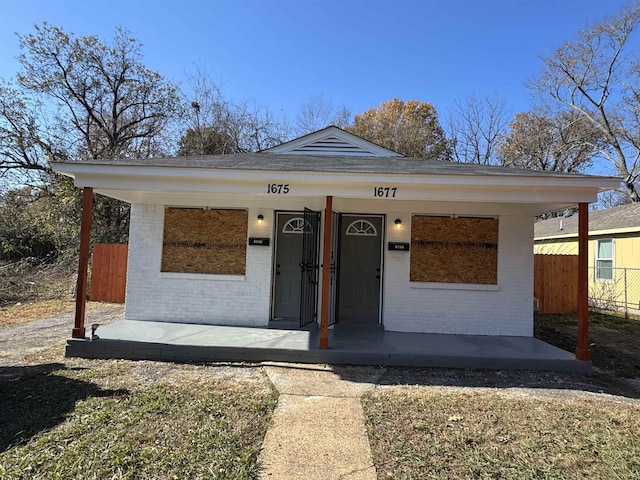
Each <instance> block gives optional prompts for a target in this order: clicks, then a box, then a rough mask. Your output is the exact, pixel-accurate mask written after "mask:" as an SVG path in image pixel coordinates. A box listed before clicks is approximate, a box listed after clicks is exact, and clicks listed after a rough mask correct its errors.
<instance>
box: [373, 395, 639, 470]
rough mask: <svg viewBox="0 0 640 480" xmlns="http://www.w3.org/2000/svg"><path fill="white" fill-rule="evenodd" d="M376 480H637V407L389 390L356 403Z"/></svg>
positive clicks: (591, 402)
mask: <svg viewBox="0 0 640 480" xmlns="http://www.w3.org/2000/svg"><path fill="white" fill-rule="evenodd" d="M362 403H363V408H364V412H365V417H366V422H367V429H368V433H369V440H370V443H371V448H372V451H373V458H374V463H375V465H376V469H377V471H378V478H381V479H383V478H398V479H431V478H433V479H440V478H448V479H462V478H465V479H466V478H482V479H484V478H510V479H540V478H545V479H578V478H580V479H583V478H592V479H607V480H610V479H631V478H640V406H637V405H629V404H625V403H618V402H606V401H600V400H593V399H585V398H583V399H580V400H562V399H542V398H514V397H506V396H500V395H495V394H490V395H487V394H477V393H443V392H429V391H427V390H425V389H421V388H407V387H395V388H389V389H379V390H375V391H372V392H369V393H367V394H365V396H364V397H363V400H362Z"/></svg>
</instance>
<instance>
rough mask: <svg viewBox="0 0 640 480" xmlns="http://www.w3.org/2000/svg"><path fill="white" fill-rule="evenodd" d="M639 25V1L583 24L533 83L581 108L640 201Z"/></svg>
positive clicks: (599, 148) (605, 152) (604, 150)
mask: <svg viewBox="0 0 640 480" xmlns="http://www.w3.org/2000/svg"><path fill="white" fill-rule="evenodd" d="M639 25H640V3H635V4H631V5H629V6H627V7H626V8H624V9H623V10H622V11H621V12H619V13H618V14H617V15H614V16H612V17H611V18H608V19H606V20H604V21H602V22H599V23H595V24H594V25H592V26H590V27H589V28H586V29H584V30H583V31H581V32H580V33H579V35H578V38H577V40H575V41H573V42H566V43H564V44H563V45H562V46H560V47H559V48H558V49H557V50H556V51H555V53H554V54H553V55H551V56H544V57H542V60H543V62H544V68H543V71H542V74H541V75H540V76H539V78H537V79H536V80H535V81H534V82H532V84H531V86H532V87H533V88H535V89H536V90H538V91H539V92H541V93H542V94H544V95H546V96H548V97H550V98H552V99H554V100H556V101H558V102H560V103H562V104H563V105H565V106H566V107H568V108H569V109H571V110H574V111H575V112H577V113H578V114H579V115H580V116H581V117H582V118H584V119H585V120H586V121H587V122H589V123H590V124H591V125H592V126H593V128H595V129H596V130H597V131H598V132H599V136H600V139H601V142H600V143H599V144H598V145H596V148H597V153H598V155H599V156H601V157H602V158H604V159H606V160H607V161H608V162H610V163H611V164H612V165H613V166H614V167H615V169H616V171H617V173H618V174H620V175H621V176H622V177H623V184H624V187H625V188H626V190H627V192H628V194H629V197H630V199H631V200H632V201H634V202H638V201H640V196H639V191H638V175H639V174H640V165H639V158H640V90H639V89H638V87H637V85H638V84H639V83H640V63H639V59H638V57H637V52H636V51H635V50H634V48H633V46H632V44H631V38H632V36H633V35H634V34H635V33H637V30H638V26H639Z"/></svg>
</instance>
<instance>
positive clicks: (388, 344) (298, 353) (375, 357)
mask: <svg viewBox="0 0 640 480" xmlns="http://www.w3.org/2000/svg"><path fill="white" fill-rule="evenodd" d="M97 334H98V335H99V336H100V339H99V340H95V341H90V340H86V339H84V340H83V339H74V338H70V339H69V340H68V341H67V346H66V355H67V356H68V357H83V358H123V359H131V360H158V361H176V362H220V361H226V362H262V361H276V362H297V363H326V364H331V365H339V364H344V365H381V366H382V365H384V366H410V367H444V368H488V369H512V370H554V371H570V372H581V373H588V372H590V371H591V362H584V361H580V360H577V359H576V358H575V355H574V354H573V353H569V352H566V351H564V350H562V349H560V348H557V347H554V346H552V345H549V344H548V343H545V342H543V341H541V340H538V339H537V338H532V337H510V336H482V335H441V334H426V333H402V332H387V331H384V330H383V329H381V328H367V327H347V326H339V325H336V326H335V327H334V328H332V329H330V330H329V349H328V350H320V349H319V348H318V336H319V332H318V329H317V328H308V329H305V330H278V329H273V328H251V327H231V326H218V325H200V324H184V323H168V322H153V321H134V320H122V321H119V322H116V323H113V324H110V325H105V326H102V327H100V328H99V329H98V331H97Z"/></svg>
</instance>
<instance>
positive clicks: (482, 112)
mask: <svg viewBox="0 0 640 480" xmlns="http://www.w3.org/2000/svg"><path fill="white" fill-rule="evenodd" d="M507 123H508V117H507V113H506V107H505V101H504V100H503V99H502V98H499V97H498V96H493V97H489V96H486V97H478V96H476V95H471V96H468V97H466V98H464V99H463V100H459V101H456V102H455V106H454V107H453V108H452V110H451V112H449V141H450V143H451V149H452V152H453V159H454V160H455V161H456V162H462V163H475V164H478V165H494V164H497V163H499V160H498V158H497V155H496V153H497V148H498V146H499V144H500V142H501V141H504V139H505V137H506V133H507Z"/></svg>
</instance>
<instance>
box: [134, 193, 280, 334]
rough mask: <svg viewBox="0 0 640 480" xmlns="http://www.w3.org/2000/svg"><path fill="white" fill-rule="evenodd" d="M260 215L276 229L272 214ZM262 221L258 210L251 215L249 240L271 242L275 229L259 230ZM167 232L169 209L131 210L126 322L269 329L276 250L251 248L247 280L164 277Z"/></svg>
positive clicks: (249, 249)
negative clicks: (149, 321)
mask: <svg viewBox="0 0 640 480" xmlns="http://www.w3.org/2000/svg"><path fill="white" fill-rule="evenodd" d="M259 213H262V214H263V215H264V216H265V225H272V218H273V211H272V210H265V209H259ZM257 215H258V210H257V209H255V208H250V209H249V236H260V237H271V229H270V228H269V229H268V230H267V228H265V229H264V230H262V229H261V227H260V226H257V225H254V223H255V222H253V221H252V220H254V219H255V218H256V217H257ZM163 226H164V206H162V205H135V204H134V205H132V207H131V230H130V234H129V270H128V275H127V299H126V311H125V317H126V318H127V319H129V320H155V321H167V322H171V321H184V322H190V323H209V324H218V325H224V324H228V325H231V324H233V325H246V326H266V325H267V323H268V321H269V298H270V284H271V265H272V263H271V257H272V247H271V246H269V247H262V246H247V268H246V274H245V275H244V276H235V275H200V274H178V273H163V272H160V264H161V259H162V235H163ZM271 245H273V241H272V242H271Z"/></svg>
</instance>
